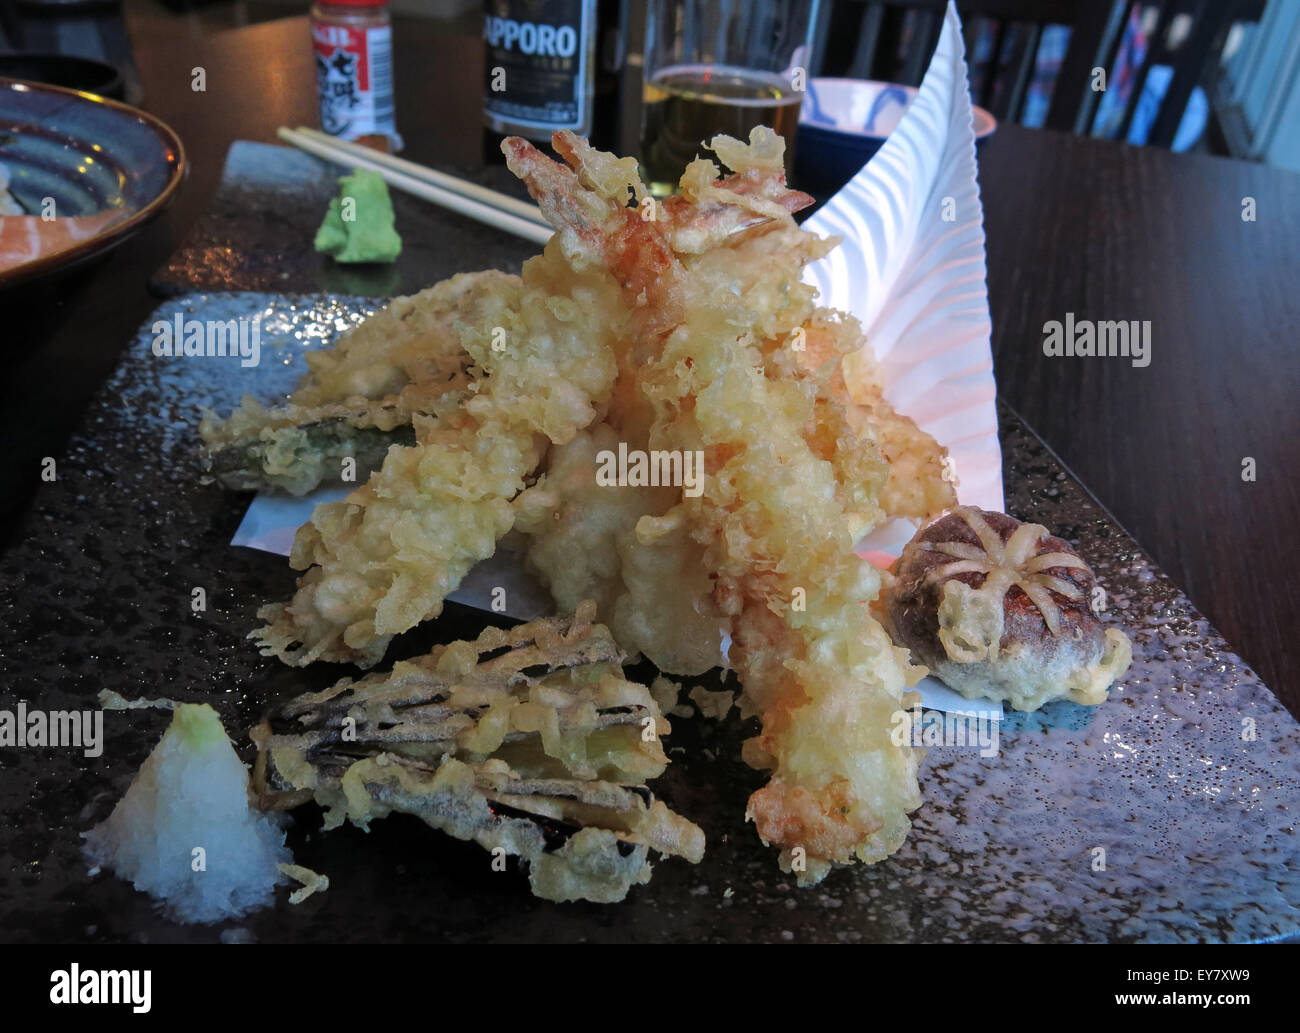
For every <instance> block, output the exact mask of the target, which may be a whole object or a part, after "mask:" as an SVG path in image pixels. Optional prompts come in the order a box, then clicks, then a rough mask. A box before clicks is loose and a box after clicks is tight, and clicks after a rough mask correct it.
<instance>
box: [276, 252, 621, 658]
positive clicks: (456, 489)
mask: <svg viewBox="0 0 1300 1033" xmlns="http://www.w3.org/2000/svg"><path fill="white" fill-rule="evenodd" d="M502 286H503V289H501V290H499V291H497V292H495V293H493V294H491V295H483V296H481V297H480V298H479V300H478V303H477V304H476V306H475V307H474V310H473V311H463V312H462V313H461V320H460V321H459V322H458V324H457V327H456V330H457V333H458V334H459V336H460V343H461V348H462V349H463V350H464V352H465V353H466V354H467V355H468V357H469V359H470V362H471V365H470V366H469V372H470V380H469V384H468V387H467V389H466V400H465V401H464V403H463V405H461V406H460V408H459V409H456V410H454V411H451V412H448V413H446V414H444V415H442V416H441V417H435V418H429V417H423V416H416V417H414V425H415V432H416V445H415V446H414V447H412V448H394V449H391V450H390V451H389V453H388V457H387V459H386V460H385V461H384V465H383V467H382V469H380V470H378V471H377V472H376V473H375V474H374V475H373V476H372V477H371V478H370V480H369V481H368V482H367V483H366V484H365V485H363V486H362V487H360V488H358V489H357V490H356V491H354V492H352V493H351V494H350V495H349V496H348V497H347V498H346V499H344V500H343V501H341V502H332V503H326V504H323V505H320V506H317V507H316V511H315V513H314V514H313V515H312V519H311V523H309V524H306V525H304V526H303V527H302V528H301V529H299V531H298V534H297V536H296V538H295V539H294V545H293V552H292V555H291V557H290V562H291V563H292V564H293V566H294V567H296V568H297V569H299V570H304V569H305V570H306V571H307V573H306V574H305V575H303V577H302V579H301V581H300V582H299V586H298V591H297V594H296V595H295V596H294V598H293V599H292V600H291V601H290V602H289V603H286V604H284V605H277V606H269V607H265V608H263V610H262V611H260V613H259V616H261V617H262V618H263V619H265V620H266V621H267V622H268V624H267V626H266V627H265V628H263V629H262V630H261V631H260V632H258V633H257V635H258V638H259V639H260V640H261V642H262V644H263V646H264V652H267V653H271V654H274V655H277V656H279V657H281V659H283V660H285V661H286V662H288V663H292V664H295V665H302V664H308V663H311V662H312V661H314V660H317V659H324V660H334V661H351V662H356V663H360V664H362V665H363V666H367V667H368V666H371V665H373V664H374V663H376V662H377V661H378V660H379V659H380V658H381V657H382V656H383V653H384V650H385V648H386V647H387V645H388V641H389V639H390V638H391V637H392V636H393V635H396V634H398V633H400V632H402V631H405V630H407V629H408V628H411V627H414V626H415V625H416V624H418V623H419V622H420V621H423V620H427V619H429V618H430V617H436V616H437V615H438V614H439V613H441V612H442V605H443V601H444V600H445V599H446V597H447V595H448V594H449V593H450V592H452V591H454V590H455V588H456V586H457V585H459V584H460V581H461V579H462V578H463V577H464V576H465V574H466V573H467V572H468V571H469V569H470V568H471V567H473V566H474V564H475V563H477V562H478V561H479V560H482V559H486V558H487V557H488V556H491V555H492V553H493V552H494V551H495V549H496V544H497V542H498V541H500V539H501V537H502V536H503V535H504V534H505V533H506V532H507V531H509V530H510V528H511V526H512V525H513V523H514V511H513V510H512V508H511V506H510V500H511V499H512V498H514V496H516V495H517V494H518V493H519V492H521V491H522V490H523V488H524V480H525V478H527V477H528V476H530V475H531V474H532V473H533V471H534V470H535V469H536V467H537V465H538V463H539V462H540V461H541V459H542V457H543V455H545V450H546V445H547V442H548V441H551V442H555V443H557V444H562V443H564V442H566V441H568V440H570V439H571V438H572V437H573V436H574V434H576V433H577V432H578V430H579V429H581V428H582V427H585V426H586V425H587V424H589V423H591V422H592V421H593V420H594V419H595V418H596V417H597V415H598V413H599V410H600V407H601V406H602V405H603V403H604V402H605V400H607V398H608V396H609V392H610V390H611V388H612V387H613V383H614V373H615V366H614V355H615V354H616V351H617V348H616V344H617V342H618V340H619V339H620V337H621V336H623V335H624V334H625V333H626V332H627V331H626V328H627V325H628V320H629V317H628V313H627V312H626V310H625V308H624V307H623V306H622V305H621V304H620V299H619V293H618V291H617V290H616V289H615V287H614V285H613V283H612V282H611V280H610V276H609V273H607V272H606V271H605V270H604V269H602V268H599V267H591V268H590V269H588V270H586V271H583V272H578V271H575V270H573V269H571V268H570V266H569V265H568V264H567V263H566V262H565V261H564V259H563V258H562V257H561V255H560V254H559V248H558V245H557V243H556V242H554V241H553V242H552V243H551V244H549V245H548V246H547V249H546V252H545V254H543V255H541V256H539V257H537V258H534V259H531V260H530V261H529V262H527V263H526V264H525V266H524V271H523V278H522V280H521V281H514V282H512V283H506V284H503V285H502Z"/></svg>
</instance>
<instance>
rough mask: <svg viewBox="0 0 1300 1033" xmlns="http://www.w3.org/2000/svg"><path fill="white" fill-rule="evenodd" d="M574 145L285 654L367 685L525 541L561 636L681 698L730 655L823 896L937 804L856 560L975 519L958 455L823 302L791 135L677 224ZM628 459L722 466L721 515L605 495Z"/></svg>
mask: <svg viewBox="0 0 1300 1033" xmlns="http://www.w3.org/2000/svg"><path fill="white" fill-rule="evenodd" d="M554 144H555V148H556V150H557V151H558V152H559V153H560V154H561V155H562V157H563V158H564V160H565V162H566V163H567V166H568V167H566V165H562V164H559V163H557V162H554V161H552V160H550V159H549V158H546V157H545V156H543V155H542V154H541V153H540V152H539V151H537V150H536V149H535V148H534V147H532V146H531V145H530V144H528V143H526V142H524V141H523V140H518V139H511V140H507V141H506V142H505V144H504V145H503V150H504V151H505V153H506V157H507V162H508V164H509V166H510V168H511V170H512V171H513V172H515V174H516V175H518V176H519V177H520V178H521V179H522V180H523V181H524V182H525V184H526V185H527V187H528V189H529V191H530V193H531V194H532V195H533V197H534V199H535V200H536V201H537V203H538V205H539V206H540V208H541V210H542V212H543V213H544V214H545V215H546V216H547V218H548V219H549V220H550V221H551V222H552V224H553V225H554V226H555V227H556V233H555V236H554V237H553V238H552V239H551V241H550V242H549V243H548V244H547V246H546V250H545V253H544V254H543V255H542V256H541V257H538V258H535V259H533V260H531V261H530V262H529V263H527V264H526V265H525V267H524V271H523V277H522V280H518V281H510V280H502V281H499V282H498V283H497V284H495V285H494V286H493V287H492V289H490V290H484V291H482V292H478V291H471V292H470V293H471V294H472V297H469V296H466V297H464V298H463V299H462V300H461V301H458V302H457V303H456V305H455V315H454V317H451V319H450V324H449V325H450V326H451V327H452V334H453V336H454V337H455V342H454V343H451V342H443V343H442V344H440V345H439V352H438V354H440V355H443V356H447V357H450V356H456V358H455V360H454V361H455V362H456V363H458V364H459V365H457V367H456V368H457V369H458V370H459V371H460V372H459V373H454V374H453V377H452V380H451V381H450V382H452V383H453V387H454V389H453V390H451V391H449V392H447V393H445V394H443V395H438V396H437V397H434V398H431V399H428V400H427V401H426V404H427V406H428V410H429V411H427V412H424V411H422V412H413V413H412V415H411V418H410V423H411V425H412V428H413V430H414V432H415V438H416V443H415V444H414V445H413V446H400V445H399V446H396V447H392V448H390V449H389V451H388V455H387V458H386V460H385V461H384V464H383V466H382V468H381V469H380V470H378V471H377V472H376V473H375V474H374V475H373V476H372V477H371V479H370V482H369V483H368V484H366V485H365V486H364V487H362V488H360V489H358V490H357V491H355V492H353V493H352V495H350V496H349V497H348V499H346V500H345V501H343V502H340V503H334V504H330V505H326V506H321V507H319V508H318V509H317V511H316V513H315V515H314V516H313V519H312V522H311V523H310V524H308V525H306V526H305V527H303V528H302V529H301V530H300V531H299V534H298V537H297V540H296V541H295V544H294V551H293V557H292V561H293V564H294V566H296V567H298V568H299V569H305V570H306V573H305V574H304V575H303V577H302V579H301V580H300V583H299V587H298V591H297V594H296V595H295V596H294V598H293V599H292V600H291V601H290V602H288V603H286V604H283V605H277V606H271V607H267V608H265V609H264V610H263V613H262V615H263V616H264V617H265V618H266V619H267V621H268V625H267V627H265V628H263V629H262V630H261V631H260V632H258V633H257V635H258V637H260V638H261V640H262V643H263V646H264V651H265V652H271V653H275V654H276V655H278V656H280V657H281V658H282V659H284V660H286V662H289V663H293V664H305V663H310V662H312V661H314V660H317V659H326V660H342V661H352V662H355V663H359V664H362V665H364V666H369V665H371V664H373V663H375V662H376V661H377V660H378V659H379V658H380V656H381V655H382V654H383V652H384V649H385V647H386V644H387V642H388V640H389V638H390V637H391V636H392V635H394V634H397V633H399V632H401V631H404V630H406V629H407V628H409V627H411V626H413V625H414V624H416V623H418V622H419V621H421V620H425V619H427V618H429V617H432V616H434V615H436V614H437V613H438V612H439V611H440V609H441V607H442V602H443V600H444V598H445V597H446V595H447V594H448V593H449V592H450V591H452V590H453V589H454V588H455V587H456V586H457V584H458V583H459V582H460V579H461V578H462V577H463V576H464V575H465V573H466V572H467V571H468V570H469V569H470V567H471V566H472V565H473V564H474V563H475V562H477V561H478V560H480V559H483V558H485V557H487V556H489V555H491V554H492V552H493V550H494V549H495V548H496V545H497V543H498V541H499V540H500V539H501V537H502V536H503V535H505V534H506V533H507V532H508V531H510V530H511V529H514V530H517V531H518V532H521V533H522V535H523V538H524V540H525V542H526V543H527V545H528V562H529V564H530V566H531V567H532V568H533V569H534V570H535V571H536V572H538V573H539V574H540V575H541V577H542V578H543V580H544V581H545V582H546V584H547V586H548V587H549V588H550V590H551V592H552V594H553V595H554V596H555V598H556V600H557V602H559V604H560V605H561V607H562V608H564V609H570V608H573V607H576V605H577V604H578V602H579V601H581V600H583V599H593V600H595V601H596V604H597V606H598V609H599V617H600V619H601V620H602V621H604V622H605V623H606V624H607V625H608V626H609V627H610V629H611V631H612V632H613V634H614V636H615V638H616V640H617V641H618V642H619V644H620V646H621V647H622V648H623V649H625V650H627V651H629V652H631V651H639V652H641V653H643V654H644V655H645V656H646V657H648V658H649V659H651V660H652V661H654V662H655V663H656V664H657V665H658V666H659V667H660V668H661V669H663V670H664V671H666V672H668V673H678V674H697V673H700V672H701V671H703V670H705V669H707V668H709V667H712V666H714V665H716V663H717V662H718V660H719V653H720V648H719V640H720V639H721V636H722V633H723V632H729V633H730V635H731V638H732V646H731V651H730V662H731V665H732V666H733V667H734V668H735V670H736V671H737V673H738V674H739V675H740V678H741V681H742V684H743V686H744V693H743V697H742V699H741V710H742V712H743V713H745V714H747V715H757V716H758V717H759V718H760V719H761V722H762V731H761V733H760V734H759V735H758V736H757V737H755V738H754V739H752V740H750V741H749V742H748V743H747V744H746V746H745V758H746V760H747V761H749V762H750V763H751V764H753V765H754V766H755V767H758V768H761V769H764V770H767V771H769V772H770V775H771V778H770V781H769V782H768V784H767V785H766V786H764V787H763V788H762V789H760V790H759V791H758V792H756V793H755V794H754V795H753V796H752V797H751V799H750V801H749V806H748V811H747V814H748V817H749V818H751V819H752V820H753V821H754V822H755V825H756V827H757V829H758V832H759V835H760V836H761V837H762V838H763V840H764V841H765V842H767V843H769V844H773V845H775V846H777V847H778V848H779V849H780V851H781V864H782V866H783V867H784V868H785V869H786V870H787V871H789V870H794V871H797V872H798V875H799V882H800V884H809V883H813V882H816V881H818V880H819V879H820V878H822V877H823V876H824V875H825V874H826V873H827V872H828V871H829V870H830V868H831V866H832V865H834V864H846V863H851V862H853V861H862V862H871V861H876V860H879V859H881V858H883V857H885V856H887V855H888V854H889V853H891V852H892V851H894V850H896V849H897V848H898V846H899V845H900V844H901V843H902V841H903V839H904V837H905V836H906V833H907V830H908V828H909V826H910V822H909V819H908V813H909V812H910V811H912V810H913V809H915V808H916V807H917V806H918V805H919V803H920V793H919V790H918V787H917V781H916V772H917V766H918V762H919V759H920V754H919V752H918V751H916V750H914V749H913V748H912V747H911V746H910V745H908V743H909V741H910V740H909V737H908V736H906V735H904V736H901V737H900V736H898V735H897V734H896V733H897V730H898V725H899V722H900V721H901V722H906V721H907V719H908V718H907V714H906V708H907V707H908V706H909V705H910V704H911V702H912V699H913V698H914V697H913V696H912V694H910V693H908V691H907V687H908V685H910V684H912V683H914V682H915V681H916V680H917V678H918V677H919V676H920V674H921V673H922V671H923V669H922V668H917V667H913V666H912V665H910V664H909V662H908V660H907V653H906V651H905V650H902V649H899V648H896V647H895V646H893V645H892V643H891V642H890V640H889V637H888V636H887V634H886V633H885V631H884V629H883V628H882V627H881V626H880V624H879V623H877V621H876V620H875V619H874V618H873V617H872V616H871V614H870V613H869V612H868V604H869V603H870V602H871V601H872V600H873V599H875V597H876V596H877V595H878V594H879V592H880V588H881V580H880V575H879V574H878V573H877V572H876V570H875V569H874V568H873V567H871V566H870V565H868V564H865V563H863V562H861V561H860V560H858V559H857V558H856V557H855V556H854V555H853V553H852V548H853V545H854V543H855V542H856V541H857V539H858V538H859V537H860V536H861V535H863V534H864V533H866V532H867V531H869V530H871V529H872V528H873V527H875V526H877V525H879V524H880V523H881V522H882V521H884V520H885V519H886V518H888V517H891V516H908V517H912V518H914V519H919V518H921V517H923V516H926V515H929V514H931V513H933V512H935V511H937V510H939V509H943V508H945V507H946V506H948V505H950V504H951V503H952V489H951V485H950V484H948V483H947V482H946V481H945V480H944V479H943V477H942V467H943V455H944V453H943V450H942V449H941V448H940V447H939V446H938V445H937V444H936V443H935V442H934V441H933V439H931V438H930V437H929V436H928V435H926V434H924V433H923V432H922V431H920V430H919V429H918V428H916V426H915V424H913V423H912V422H911V421H910V420H907V419H906V418H905V417H902V416H900V415H899V414H897V413H896V412H894V411H893V409H892V408H891V407H890V406H889V405H888V403H887V402H885V401H884V399H883V397H882V396H881V395H880V392H879V390H878V389H877V388H874V387H873V377H872V374H871V370H872V365H871V364H872V360H871V357H870V352H869V350H865V342H864V339H863V336H862V331H861V327H860V326H859V325H858V324H857V322H856V321H854V320H853V319H852V318H851V317H848V316H844V315H842V314H839V313H834V312H830V311H828V310H825V309H819V308H817V306H816V304H815V291H814V288H812V287H811V286H809V285H807V284H805V283H803V282H802V271H803V268H804V266H805V265H806V264H807V263H808V262H810V261H813V260H815V259H817V258H819V257H821V256H822V255H824V254H825V253H826V252H827V251H828V250H829V249H830V248H832V247H833V246H834V244H835V241H833V240H823V239H820V238H818V237H816V236H814V235H813V234H811V233H807V232H804V231H802V230H800V229H799V228H798V226H797V225H796V224H795V222H794V220H793V218H792V213H794V212H796V211H798V210H800V209H801V208H802V207H804V206H806V205H807V204H808V203H810V201H811V199H810V198H808V197H807V196H806V195H803V194H799V193H798V192H796V191H792V190H789V189H787V188H786V186H785V182H784V173H783V171H782V151H783V144H782V142H781V140H780V138H779V137H777V136H776V135H775V134H774V133H772V132H771V131H770V130H767V129H762V128H760V129H756V130H754V132H753V133H752V134H751V136H750V142H749V143H747V144H746V143H742V142H740V141H736V140H731V139H729V138H726V137H718V138H716V139H715V140H714V141H712V144H711V146H712V148H713V150H714V151H715V153H716V154H717V155H718V157H719V158H720V159H721V161H722V162H723V163H724V164H725V165H726V166H727V167H728V168H729V169H731V170H732V173H731V174H730V175H729V176H727V177H726V178H721V177H720V175H719V170H718V168H717V166H715V165H714V164H713V163H712V162H710V161H706V160H697V161H695V162H693V163H692V164H691V165H690V166H689V167H688V169H687V170H686V172H685V174H684V175H683V177H682V181H681V193H680V194H679V195H677V196H674V197H671V198H668V199H666V200H664V201H660V202H654V201H651V200H650V199H649V197H648V195H647V193H646V190H645V187H644V185H643V184H642V183H641V182H640V180H639V179H638V178H637V174H636V165H635V162H633V161H632V160H631V159H616V158H614V157H613V156H612V155H607V154H602V153H599V152H597V151H595V150H593V149H592V148H591V147H590V146H589V145H588V144H587V143H586V142H585V141H584V140H581V139H579V138H577V137H575V136H573V135H571V134H568V133H557V134H556V136H555V139H554ZM494 328H505V329H506V332H507V333H506V336H507V340H508V346H507V347H506V349H505V351H504V353H499V352H497V351H495V350H494V349H493V348H492V347H491V341H492V339H493V330H494ZM849 360H851V363H852V367H853V373H854V379H853V385H852V386H853V390H852V391H851V390H850V387H849V385H848V384H846V379H845V370H846V366H847V364H848V362H849ZM448 361H452V360H451V359H450V358H448ZM317 370H319V371H321V374H322V377H324V376H325V374H328V375H330V376H337V377H338V378H341V379H342V380H343V381H345V382H348V383H350V384H351V385H352V386H355V387H356V388H357V389H358V390H360V391H362V392H363V396H356V395H348V394H347V393H346V391H344V392H342V400H343V401H350V402H355V403H364V402H365V401H366V399H367V398H369V399H370V400H371V401H372V402H376V403H377V402H378V401H379V400H380V399H388V398H389V397H391V392H396V393H397V394H398V395H400V394H401V391H402V388H401V386H400V380H399V378H398V377H397V376H396V375H395V376H394V377H393V378H392V379H391V380H390V379H386V378H385V377H383V376H378V375H377V376H376V377H375V379H374V382H373V383H372V384H370V385H368V386H367V385H365V384H362V383H361V381H360V380H359V379H357V378H356V377H355V376H354V374H353V373H352V372H351V371H352V370H353V366H352V364H351V363H350V362H349V360H348V359H347V357H346V356H342V357H340V358H338V359H337V360H331V361H323V362H321V363H319V364H318V365H316V366H313V371H314V372H315V371H317ZM456 377H463V382H461V381H460V380H457V379H456ZM349 378H352V379H350V380H349ZM308 386H309V385H308ZM306 390H307V386H305V387H304V391H306ZM366 392H368V393H366ZM380 392H390V394H381V393H380ZM308 397H310V398H311V400H312V401H313V402H316V403H318V404H338V403H339V401H340V397H339V393H338V392H336V393H335V395H334V396H333V397H332V398H326V397H324V395H323V394H322V395H319V396H317V395H310V394H309V395H308ZM621 445H623V446H626V447H627V448H628V449H629V450H653V451H662V452H664V453H675V454H681V455H686V454H687V453H690V454H691V455H695V454H699V455H700V456H701V457H702V467H703V470H702V477H701V480H700V482H699V484H698V489H699V490H698V491H691V492H689V493H688V492H686V491H684V490H683V487H682V486H673V487H665V486H664V485H662V484H660V485H637V484H629V485H617V486H606V485H603V484H599V483H597V480H596V477H595V466H596V462H597V457H598V455H599V454H600V453H601V451H602V450H613V449H616V448H618V447H619V446H621ZM891 464H892V465H891ZM891 731H893V732H894V733H895V734H894V735H891ZM896 740H897V741H896Z"/></svg>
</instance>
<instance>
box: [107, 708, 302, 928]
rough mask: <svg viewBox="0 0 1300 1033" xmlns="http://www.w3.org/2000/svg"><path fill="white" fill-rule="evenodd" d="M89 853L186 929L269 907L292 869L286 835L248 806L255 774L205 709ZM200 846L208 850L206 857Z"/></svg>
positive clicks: (193, 714) (176, 732)
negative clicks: (284, 866)
mask: <svg viewBox="0 0 1300 1033" xmlns="http://www.w3.org/2000/svg"><path fill="white" fill-rule="evenodd" d="M85 839H86V847H85V849H86V854H87V856H88V857H89V858H90V859H91V860H92V861H93V862H95V863H96V864H99V865H102V866H104V867H105V868H109V869H111V870H112V871H113V872H114V873H115V874H116V875H117V876H118V877H119V878H122V879H126V880H127V881H129V882H131V883H132V884H133V885H134V886H135V888H136V889H138V890H143V891H144V892H146V893H148V894H149V895H150V896H152V897H155V898H157V899H159V900H162V901H164V902H165V903H166V905H167V910H168V912H169V913H170V914H171V916H172V917H174V918H176V919H179V920H180V921H182V922H217V921H221V920H222V919H226V918H235V917H237V916H239V915H243V914H246V913H248V912H249V911H252V910H254V909H256V908H259V907H262V906H264V905H266V904H269V903H270V902H271V897H272V891H273V888H274V887H275V885H276V884H277V883H279V882H284V881H286V880H285V878H284V876H283V874H281V872H280V871H279V869H278V868H277V865H279V864H281V863H291V862H292V861H293V856H292V855H291V854H290V852H289V849H288V848H287V847H286V846H285V845H284V832H283V831H282V830H281V829H280V827H279V826H278V825H277V824H276V822H275V821H274V820H273V819H272V818H270V817H269V816H267V815H264V814H261V813H259V812H258V811H256V810H254V809H253V808H252V807H251V806H250V803H249V795H248V770H247V769H246V768H245V767H244V764H243V762H242V761H241V760H240V759H239V756H238V755H237V754H236V753H235V748H234V746H233V745H231V742H230V739H229V738H228V737H227V736H226V732H225V729H224V728H222V726H221V718H220V717H218V716H217V712H216V711H215V710H213V709H212V707H210V706H208V705H207V704H206V703H203V704H193V703H181V704H178V705H177V707H176V710H175V711H174V713H173V715H172V723H171V725H170V726H169V727H168V729H167V731H166V733H165V734H164V735H163V737H162V740H161V741H160V742H159V743H158V745H157V746H156V747H154V751H153V752H152V753H151V754H149V757H148V759H147V760H145V762H144V764H143V765H142V766H141V768H140V770H139V772H138V773H137V774H136V776H135V779H134V781H132V783H131V786H130V788H128V789H127V791H126V795H125V796H123V797H122V799H121V800H120V801H118V804H117V806H116V807H115V808H114V809H113V813H112V814H111V815H109V817H108V819H107V820H106V821H104V822H103V823H102V824H100V825H96V826H95V827H94V828H93V829H91V830H90V831H89V832H87V833H85ZM200 848H201V849H200Z"/></svg>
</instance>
